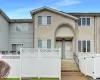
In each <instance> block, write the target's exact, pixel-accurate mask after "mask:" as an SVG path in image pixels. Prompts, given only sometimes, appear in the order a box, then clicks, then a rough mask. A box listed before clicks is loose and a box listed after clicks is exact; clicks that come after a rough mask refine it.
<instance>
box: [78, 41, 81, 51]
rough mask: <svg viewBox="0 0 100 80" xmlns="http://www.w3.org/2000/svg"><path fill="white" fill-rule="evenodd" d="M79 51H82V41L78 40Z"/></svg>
mask: <svg viewBox="0 0 100 80" xmlns="http://www.w3.org/2000/svg"><path fill="white" fill-rule="evenodd" d="M78 52H81V41H78Z"/></svg>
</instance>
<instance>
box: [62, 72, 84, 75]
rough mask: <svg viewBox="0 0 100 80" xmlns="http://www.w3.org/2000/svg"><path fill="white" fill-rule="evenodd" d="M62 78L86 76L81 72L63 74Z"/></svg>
mask: <svg viewBox="0 0 100 80" xmlns="http://www.w3.org/2000/svg"><path fill="white" fill-rule="evenodd" d="M61 75H62V76H84V74H82V73H81V72H61Z"/></svg>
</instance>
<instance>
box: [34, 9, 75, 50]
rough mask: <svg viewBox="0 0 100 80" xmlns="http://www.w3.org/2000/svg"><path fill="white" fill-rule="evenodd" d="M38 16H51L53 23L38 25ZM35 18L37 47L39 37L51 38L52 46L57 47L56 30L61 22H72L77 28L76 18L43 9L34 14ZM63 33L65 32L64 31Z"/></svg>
mask: <svg viewBox="0 0 100 80" xmlns="http://www.w3.org/2000/svg"><path fill="white" fill-rule="evenodd" d="M38 16H51V25H38ZM33 17H34V18H33V19H34V31H35V33H34V34H35V35H34V36H35V37H34V39H35V40H34V41H35V42H34V43H35V47H37V44H38V43H37V39H38V38H41V39H51V43H52V44H51V46H52V48H54V47H55V45H54V44H55V31H56V29H57V28H58V27H59V26H60V25H61V24H63V23H64V24H67V23H68V24H70V25H71V26H72V27H73V29H75V20H73V19H70V18H67V17H65V16H62V15H58V14H56V13H53V12H50V11H42V12H39V13H37V14H35V15H33ZM62 33H63V32H62Z"/></svg>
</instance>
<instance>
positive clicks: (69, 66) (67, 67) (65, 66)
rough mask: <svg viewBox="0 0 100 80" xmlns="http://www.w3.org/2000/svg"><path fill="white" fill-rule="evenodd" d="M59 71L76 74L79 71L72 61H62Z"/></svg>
mask: <svg viewBox="0 0 100 80" xmlns="http://www.w3.org/2000/svg"><path fill="white" fill-rule="evenodd" d="M61 71H64V72H65V71H67V72H77V71H80V70H79V68H78V66H77V65H76V63H75V61H74V60H62V61H61Z"/></svg>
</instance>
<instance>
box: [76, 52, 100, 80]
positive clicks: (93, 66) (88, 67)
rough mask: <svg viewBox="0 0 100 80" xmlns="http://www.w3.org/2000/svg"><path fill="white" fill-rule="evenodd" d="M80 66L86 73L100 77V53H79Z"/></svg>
mask: <svg viewBox="0 0 100 80" xmlns="http://www.w3.org/2000/svg"><path fill="white" fill-rule="evenodd" d="M78 59H79V68H80V70H81V72H82V73H83V74H85V75H88V76H91V77H93V78H94V79H96V78H100V54H91V53H87V54H79V55H78Z"/></svg>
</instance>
